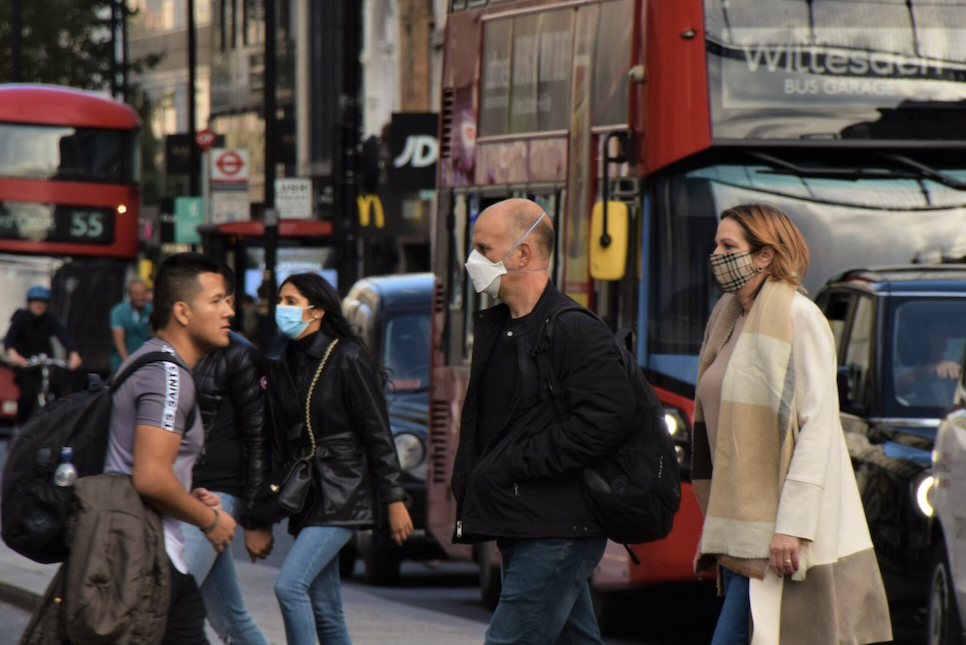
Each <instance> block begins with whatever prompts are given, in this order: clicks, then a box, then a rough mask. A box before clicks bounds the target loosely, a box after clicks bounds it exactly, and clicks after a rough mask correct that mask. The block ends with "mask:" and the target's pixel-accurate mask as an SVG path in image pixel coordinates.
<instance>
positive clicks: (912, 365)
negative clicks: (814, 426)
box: [815, 265, 966, 603]
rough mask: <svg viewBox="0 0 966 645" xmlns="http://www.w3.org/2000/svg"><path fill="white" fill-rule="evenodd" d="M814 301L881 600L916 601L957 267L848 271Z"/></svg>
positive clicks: (961, 293)
mask: <svg viewBox="0 0 966 645" xmlns="http://www.w3.org/2000/svg"><path fill="white" fill-rule="evenodd" d="M815 300H816V302H817V303H818V305H819V307H821V309H822V311H823V312H825V315H826V316H827V317H828V319H829V324H830V325H831V327H832V332H833V334H834V335H835V344H836V351H837V352H838V379H837V380H838V387H839V400H840V405H841V418H842V427H843V428H844V430H845V438H846V443H847V445H848V447H849V453H850V454H851V456H852V463H853V465H854V467H855V476H856V481H857V482H858V485H859V491H860V493H861V495H862V501H863V503H864V505H865V512H866V516H867V518H868V521H869V529H870V531H871V533H872V540H873V542H874V543H875V548H876V553H877V555H878V558H879V566H880V567H881V569H882V574H883V578H884V579H885V583H886V589H887V592H888V594H889V598H890V600H892V601H898V600H912V601H915V602H917V603H918V602H924V601H925V600H926V598H927V581H928V572H929V561H930V557H931V555H932V553H931V552H932V548H933V544H934V542H935V540H936V537H937V536H936V535H935V534H934V531H935V527H934V526H933V522H932V516H933V509H932V506H931V504H930V503H929V487H930V486H931V485H932V481H933V480H932V477H931V467H932V449H933V444H934V442H935V439H936V430H937V428H938V426H939V421H940V419H941V418H942V417H943V415H944V414H945V412H946V410H947V409H948V408H949V406H950V405H951V404H952V401H953V394H954V391H955V387H956V380H957V376H958V374H959V362H960V359H961V358H962V356H963V349H964V344H966V267H963V266H955V265H911V266H901V267H889V268H881V269H854V270H851V271H847V272H846V273H844V274H842V275H840V276H838V277H835V278H832V279H831V280H829V281H828V282H827V283H826V284H825V286H824V287H822V289H821V291H820V292H819V293H818V295H817V296H816V299H815Z"/></svg>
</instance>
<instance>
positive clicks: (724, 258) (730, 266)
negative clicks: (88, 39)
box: [711, 251, 756, 293]
mask: <svg viewBox="0 0 966 645" xmlns="http://www.w3.org/2000/svg"><path fill="white" fill-rule="evenodd" d="M711 273H712V274H714V279H715V280H717V281H718V284H719V285H721V289H722V290H723V291H725V292H727V293H732V292H734V291H737V290H738V289H740V288H741V287H743V286H744V285H745V283H746V282H748V281H749V280H751V277H752V276H753V275H755V273H756V271H755V265H754V264H752V262H751V253H750V252H749V251H743V252H741V253H721V254H715V255H712V256H711Z"/></svg>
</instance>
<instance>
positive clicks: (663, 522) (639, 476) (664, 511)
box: [536, 303, 681, 564]
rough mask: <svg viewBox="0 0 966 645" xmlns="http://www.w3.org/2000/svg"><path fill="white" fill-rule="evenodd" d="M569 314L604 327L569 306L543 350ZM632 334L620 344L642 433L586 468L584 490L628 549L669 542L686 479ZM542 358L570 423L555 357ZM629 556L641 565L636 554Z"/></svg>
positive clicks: (543, 374)
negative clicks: (634, 348)
mask: <svg viewBox="0 0 966 645" xmlns="http://www.w3.org/2000/svg"><path fill="white" fill-rule="evenodd" d="M565 311H581V312H583V313H585V314H586V315H589V316H593V317H594V318H596V319H597V320H598V321H600V319H599V318H597V316H596V315H595V314H594V313H593V312H591V311H589V310H587V309H585V308H583V307H581V306H580V305H577V304H576V303H568V304H566V305H563V306H561V307H559V308H558V309H557V310H555V311H554V312H553V313H551V314H550V316H549V317H548V318H547V321H546V323H545V325H544V334H545V341H546V342H545V343H541V344H539V345H538V349H541V348H544V349H549V348H550V347H551V346H552V341H553V327H554V321H555V320H556V319H557V317H558V316H559V315H560V314H562V313H563V312H565ZM600 323H601V324H602V325H603V324H605V323H604V322H603V321H600ZM630 333H631V332H630V331H629V330H627V329H621V330H619V331H618V332H617V334H616V335H615V338H614V342H615V343H617V344H618V346H619V347H620V349H619V352H620V355H621V362H622V363H623V366H624V369H625V370H626V371H627V380H628V381H630V383H631V385H632V386H633V388H634V395H635V399H636V401H635V403H636V408H635V414H634V425H635V427H636V431H635V432H634V434H633V435H632V436H631V437H630V438H629V439H628V441H627V443H626V444H624V445H623V446H621V447H620V448H619V449H618V450H617V451H616V452H614V453H612V454H611V455H610V456H608V457H607V458H605V459H604V460H603V461H601V462H600V463H597V464H594V465H593V466H588V467H586V468H584V472H583V475H584V477H583V482H582V483H583V485H582V486H581V493H582V494H583V497H584V501H585V502H586V503H587V506H588V507H589V508H590V510H591V512H592V513H593V514H594V519H596V520H597V524H598V525H599V526H600V528H601V529H602V530H603V531H604V535H606V536H607V538H608V539H611V540H613V541H614V542H618V543H620V544H623V545H625V546H626V545H628V544H638V543H641V542H652V541H654V540H660V539H662V538H664V537H666V536H667V535H668V533H670V532H671V526H672V524H673V522H674V515H675V513H677V511H678V508H679V506H680V504H681V474H680V472H679V471H678V462H677V455H676V453H675V450H674V442H673V441H672V440H671V436H670V434H669V433H668V431H667V425H666V424H665V422H664V407H663V406H662V405H661V402H660V400H659V399H658V398H657V394H655V393H654V389H653V388H651V385H650V384H649V383H648V382H647V379H646V378H644V373H643V372H642V371H641V368H640V367H639V366H638V364H637V359H636V358H635V357H634V354H633V353H632V352H631V349H630V347H629V341H630V338H631V336H630ZM536 358H537V365H538V370H539V372H540V378H541V381H542V382H544V383H546V385H547V388H548V391H549V392H550V396H551V399H552V400H553V404H554V407H555V408H556V412H557V417H558V418H559V419H560V420H565V419H567V418H568V417H569V414H568V413H567V411H566V410H565V409H564V405H563V402H562V400H561V395H562V394H563V392H562V391H561V387H560V384H559V380H558V379H557V377H556V374H554V371H553V366H552V365H551V361H550V352H549V351H537V353H536ZM628 553H630V556H631V559H633V560H634V562H635V564H639V562H638V560H637V558H636V556H635V555H634V553H633V552H632V551H631V550H630V549H628Z"/></svg>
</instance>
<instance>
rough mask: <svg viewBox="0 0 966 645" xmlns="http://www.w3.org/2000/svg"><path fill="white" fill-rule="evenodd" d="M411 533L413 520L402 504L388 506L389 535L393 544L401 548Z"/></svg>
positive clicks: (394, 503) (396, 503) (395, 503)
mask: <svg viewBox="0 0 966 645" xmlns="http://www.w3.org/2000/svg"><path fill="white" fill-rule="evenodd" d="M412 532H413V520H412V518H410V517H409V511H408V510H407V509H406V505H405V504H403V503H402V502H392V503H391V504H390V505H389V535H391V536H392V540H393V542H395V543H396V544H398V545H399V546H402V543H403V542H405V541H406V538H408V537H409V534H410V533H412Z"/></svg>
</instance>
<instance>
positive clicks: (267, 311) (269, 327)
mask: <svg viewBox="0 0 966 645" xmlns="http://www.w3.org/2000/svg"><path fill="white" fill-rule="evenodd" d="M277 249H278V212H277V211H276V210H275V209H274V208H266V209H265V270H264V271H263V272H262V288H261V290H260V292H259V294H258V295H259V298H263V299H264V300H263V301H262V302H261V303H260V306H259V308H258V309H259V314H263V315H262V319H261V320H260V321H259V326H258V340H259V344H260V345H261V349H262V351H263V352H265V353H266V354H268V353H269V352H271V351H272V345H273V344H274V342H275V304H276V303H275V300H276V295H275V293H276V278H275V264H276V255H277V253H276V251H277ZM266 305H267V306H266Z"/></svg>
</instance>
